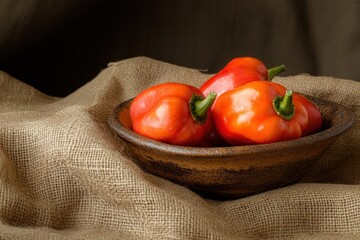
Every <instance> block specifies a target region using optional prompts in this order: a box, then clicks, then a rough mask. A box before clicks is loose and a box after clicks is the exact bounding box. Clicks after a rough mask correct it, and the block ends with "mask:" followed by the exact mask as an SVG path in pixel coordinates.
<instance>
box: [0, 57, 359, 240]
mask: <svg viewBox="0 0 360 240" xmlns="http://www.w3.org/2000/svg"><path fill="white" fill-rule="evenodd" d="M209 76H210V75H209V74H204V73H200V72H199V71H197V70H195V69H189V68H185V67H181V66H176V65H172V64H168V63H164V62H160V61H156V60H154V59H150V58H145V57H136V58H131V59H127V60H124V61H120V62H116V63H111V64H109V67H108V68H106V69H104V70H103V71H102V72H100V73H99V75H98V76H96V77H95V78H94V79H93V80H92V81H90V82H89V83H87V84H86V85H84V86H83V87H81V88H79V89H78V90H77V91H75V92H73V93H72V94H70V95H68V96H67V97H65V98H54V97H51V96H47V95H45V94H42V93H41V92H39V91H37V90H36V89H34V88H32V87H31V86H28V85H26V84H24V83H22V82H20V81H19V80H17V79H14V78H13V77H11V76H9V75H8V74H6V73H4V72H1V73H0V239H359V238H360V188H359V182H360V155H359V154H358V149H359V148H360V143H359V140H360V137H359V127H360V126H359V121H358V120H356V121H355V123H354V125H353V127H352V128H351V129H350V130H349V131H348V132H346V133H345V134H344V135H342V136H341V137H340V138H339V139H338V141H337V142H336V143H335V144H334V145H333V147H332V148H331V149H329V150H328V151H327V152H326V154H325V155H324V156H323V158H321V159H320V160H319V161H318V162H317V163H316V164H315V165H314V166H313V167H312V168H311V170H310V171H309V173H308V174H307V175H306V176H305V177H304V178H303V179H302V180H301V181H300V182H299V183H297V184H294V185H291V186H288V187H285V188H280V189H275V190H272V191H267V192H265V193H262V194H257V195H254V196H250V197H246V198H242V199H238V200H233V201H213V200H208V199H204V198H201V197H200V196H199V195H197V194H196V193H194V192H192V191H190V190H188V189H187V188H184V187H182V186H179V185H176V184H174V183H171V182H169V181H166V180H163V179H161V178H159V177H155V176H152V175H149V174H147V173H144V172H143V171H141V170H140V169H139V168H138V167H137V166H136V165H135V164H134V163H133V162H132V161H131V160H130V159H129V158H128V157H127V156H126V153H125V151H124V146H123V145H122V143H121V142H120V141H118V140H117V139H116V138H115V137H114V134H113V133H112V132H111V130H110V128H109V127H108V125H107V117H108V115H109V113H110V111H111V109H112V108H113V107H115V106H116V105H117V104H118V103H120V102H122V101H124V100H126V99H129V98H132V97H134V96H135V95H136V94H137V93H138V92H139V91H141V90H142V89H144V88H146V87H149V86H151V85H154V84H156V83H160V82H167V81H176V82H184V83H188V84H192V85H194V86H199V85H200V84H201V83H202V82H203V81H205V80H206V79H207V78H209ZM49 81H51V79H49ZM274 81H275V82H279V83H281V84H284V85H285V86H286V87H288V88H291V89H292V90H294V91H299V92H302V93H306V94H311V95H315V96H318V97H322V98H326V99H329V100H333V101H335V102H338V103H341V104H344V105H346V106H348V107H349V108H351V109H352V110H353V111H354V113H355V115H356V118H357V119H358V118H359V112H360V109H359V106H360V83H358V82H355V81H351V80H344V79H336V78H331V77H314V76H309V75H298V76H293V77H276V78H275V79H274ZM299 154H301V153H299Z"/></svg>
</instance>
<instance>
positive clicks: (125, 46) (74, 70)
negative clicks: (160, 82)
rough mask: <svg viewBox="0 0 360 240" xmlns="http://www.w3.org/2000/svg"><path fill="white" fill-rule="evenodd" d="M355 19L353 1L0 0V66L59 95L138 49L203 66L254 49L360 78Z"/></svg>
mask: <svg viewBox="0 0 360 240" xmlns="http://www.w3.org/2000/svg"><path fill="white" fill-rule="evenodd" d="M359 26H360V1H358V0H346V1H336V0H322V1H312V0H311V1H303V0H263V1H260V0H254V1H249V0H247V1H242V0H221V1H220V0H206V1H205V0H197V1H191V0H131V1H130V0H129V1H119V0H87V1H81V0H62V1H60V0H58V1H55V0H52V1H50V0H17V1H14V0H0V70H2V71H5V72H7V73H9V74H10V75H12V76H14V77H16V78H17V79H19V80H21V81H23V82H26V83H28V84H30V85H32V86H34V87H35V88H37V89H39V90H40V91H42V92H44V93H46V94H49V95H52V96H59V97H63V96H66V95H68V94H70V93H71V92H73V91H75V90H76V89H77V88H79V87H81V86H82V85H84V84H85V83H86V82H88V81H90V80H91V79H92V78H94V77H95V76H96V75H97V74H98V73H99V72H100V71H101V70H102V69H104V68H106V66H107V64H108V63H109V62H114V61H118V60H122V59H126V58H131V57H135V56H148V57H151V58H154V59H158V60H162V61H166V62H169V63H174V64H177V65H181V66H185V67H191V68H197V69H202V70H206V71H207V72H208V73H215V72H217V71H219V70H220V69H221V68H222V67H223V66H224V65H225V64H226V63H227V62H228V61H230V60H231V59H232V58H234V57H238V56H253V57H257V58H259V59H261V60H262V61H263V62H264V63H265V64H266V65H267V66H268V67H272V66H275V65H280V64H285V65H286V66H287V71H286V72H285V73H283V74H282V75H283V76H285V75H296V74H300V73H309V74H312V75H323V76H324V75H325V76H333V77H338V78H345V79H352V80H355V81H360V27H359Z"/></svg>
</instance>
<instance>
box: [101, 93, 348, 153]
mask: <svg viewBox="0 0 360 240" xmlns="http://www.w3.org/2000/svg"><path fill="white" fill-rule="evenodd" d="M297 93H298V92H297ZM299 94H301V95H304V96H305V97H307V98H309V99H310V100H312V101H313V102H314V103H315V104H316V105H319V104H321V105H332V106H333V107H335V108H336V111H340V112H342V113H343V116H346V118H342V119H341V121H337V122H336V125H333V126H331V127H329V128H327V129H324V130H322V131H320V132H317V133H314V134H311V135H308V136H304V137H301V138H298V139H293V140H287V141H280V142H274V143H264V144H254V145H241V146H221V147H194V146H180V145H173V144H168V143H164V142H160V141H157V140H153V139H150V138H147V137H144V136H141V135H140V134H137V133H135V132H134V131H132V130H131V129H129V128H127V127H125V126H123V125H122V124H120V122H119V121H118V114H119V112H120V110H121V109H122V108H124V107H126V106H127V105H128V104H130V102H131V101H132V100H133V99H134V98H131V99H128V100H125V101H123V102H121V103H119V104H118V105H116V106H115V107H114V108H113V109H112V110H111V112H110V114H109V117H108V125H109V126H110V128H111V129H112V130H113V131H115V132H116V134H117V135H118V136H119V137H120V138H122V139H123V140H126V141H128V142H131V143H134V144H136V145H138V146H139V147H143V148H151V149H154V150H157V151H159V152H163V153H168V154H169V153H172V154H178V155H183V156H202V157H210V156H211V157H221V156H234V155H246V154H251V153H266V152H273V151H281V150H285V149H289V146H291V148H296V147H304V146H308V145H313V144H316V143H319V142H321V141H322V140H326V139H332V138H335V137H337V136H339V135H340V134H342V133H344V132H345V131H347V130H348V129H349V128H351V126H352V125H353V123H354V121H355V116H354V113H353V112H352V111H351V110H350V109H349V108H348V107H346V106H344V105H342V104H339V103H336V102H333V101H331V100H327V99H324V98H320V97H315V96H311V95H308V94H302V93H299ZM335 126H336V127H335ZM290 143H291V144H290Z"/></svg>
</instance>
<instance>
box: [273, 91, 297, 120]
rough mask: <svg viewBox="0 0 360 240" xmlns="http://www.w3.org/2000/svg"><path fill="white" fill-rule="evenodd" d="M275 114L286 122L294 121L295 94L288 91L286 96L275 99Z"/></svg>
mask: <svg viewBox="0 0 360 240" xmlns="http://www.w3.org/2000/svg"><path fill="white" fill-rule="evenodd" d="M273 107H274V110H275V112H276V113H277V114H278V115H279V116H280V117H282V118H284V119H286V120H290V119H292V117H293V116H294V114H295V106H294V104H293V92H292V91H291V90H289V89H287V90H286V92H285V95H284V96H283V97H282V96H277V97H275V99H274V101H273Z"/></svg>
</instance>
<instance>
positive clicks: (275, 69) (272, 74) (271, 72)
mask: <svg viewBox="0 0 360 240" xmlns="http://www.w3.org/2000/svg"><path fill="white" fill-rule="evenodd" d="M284 71H286V68H285V65H280V66H276V67H273V68H270V69H268V70H267V72H268V76H269V81H271V80H272V79H273V78H274V77H275V76H276V75H278V74H280V73H282V72H284Z"/></svg>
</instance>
